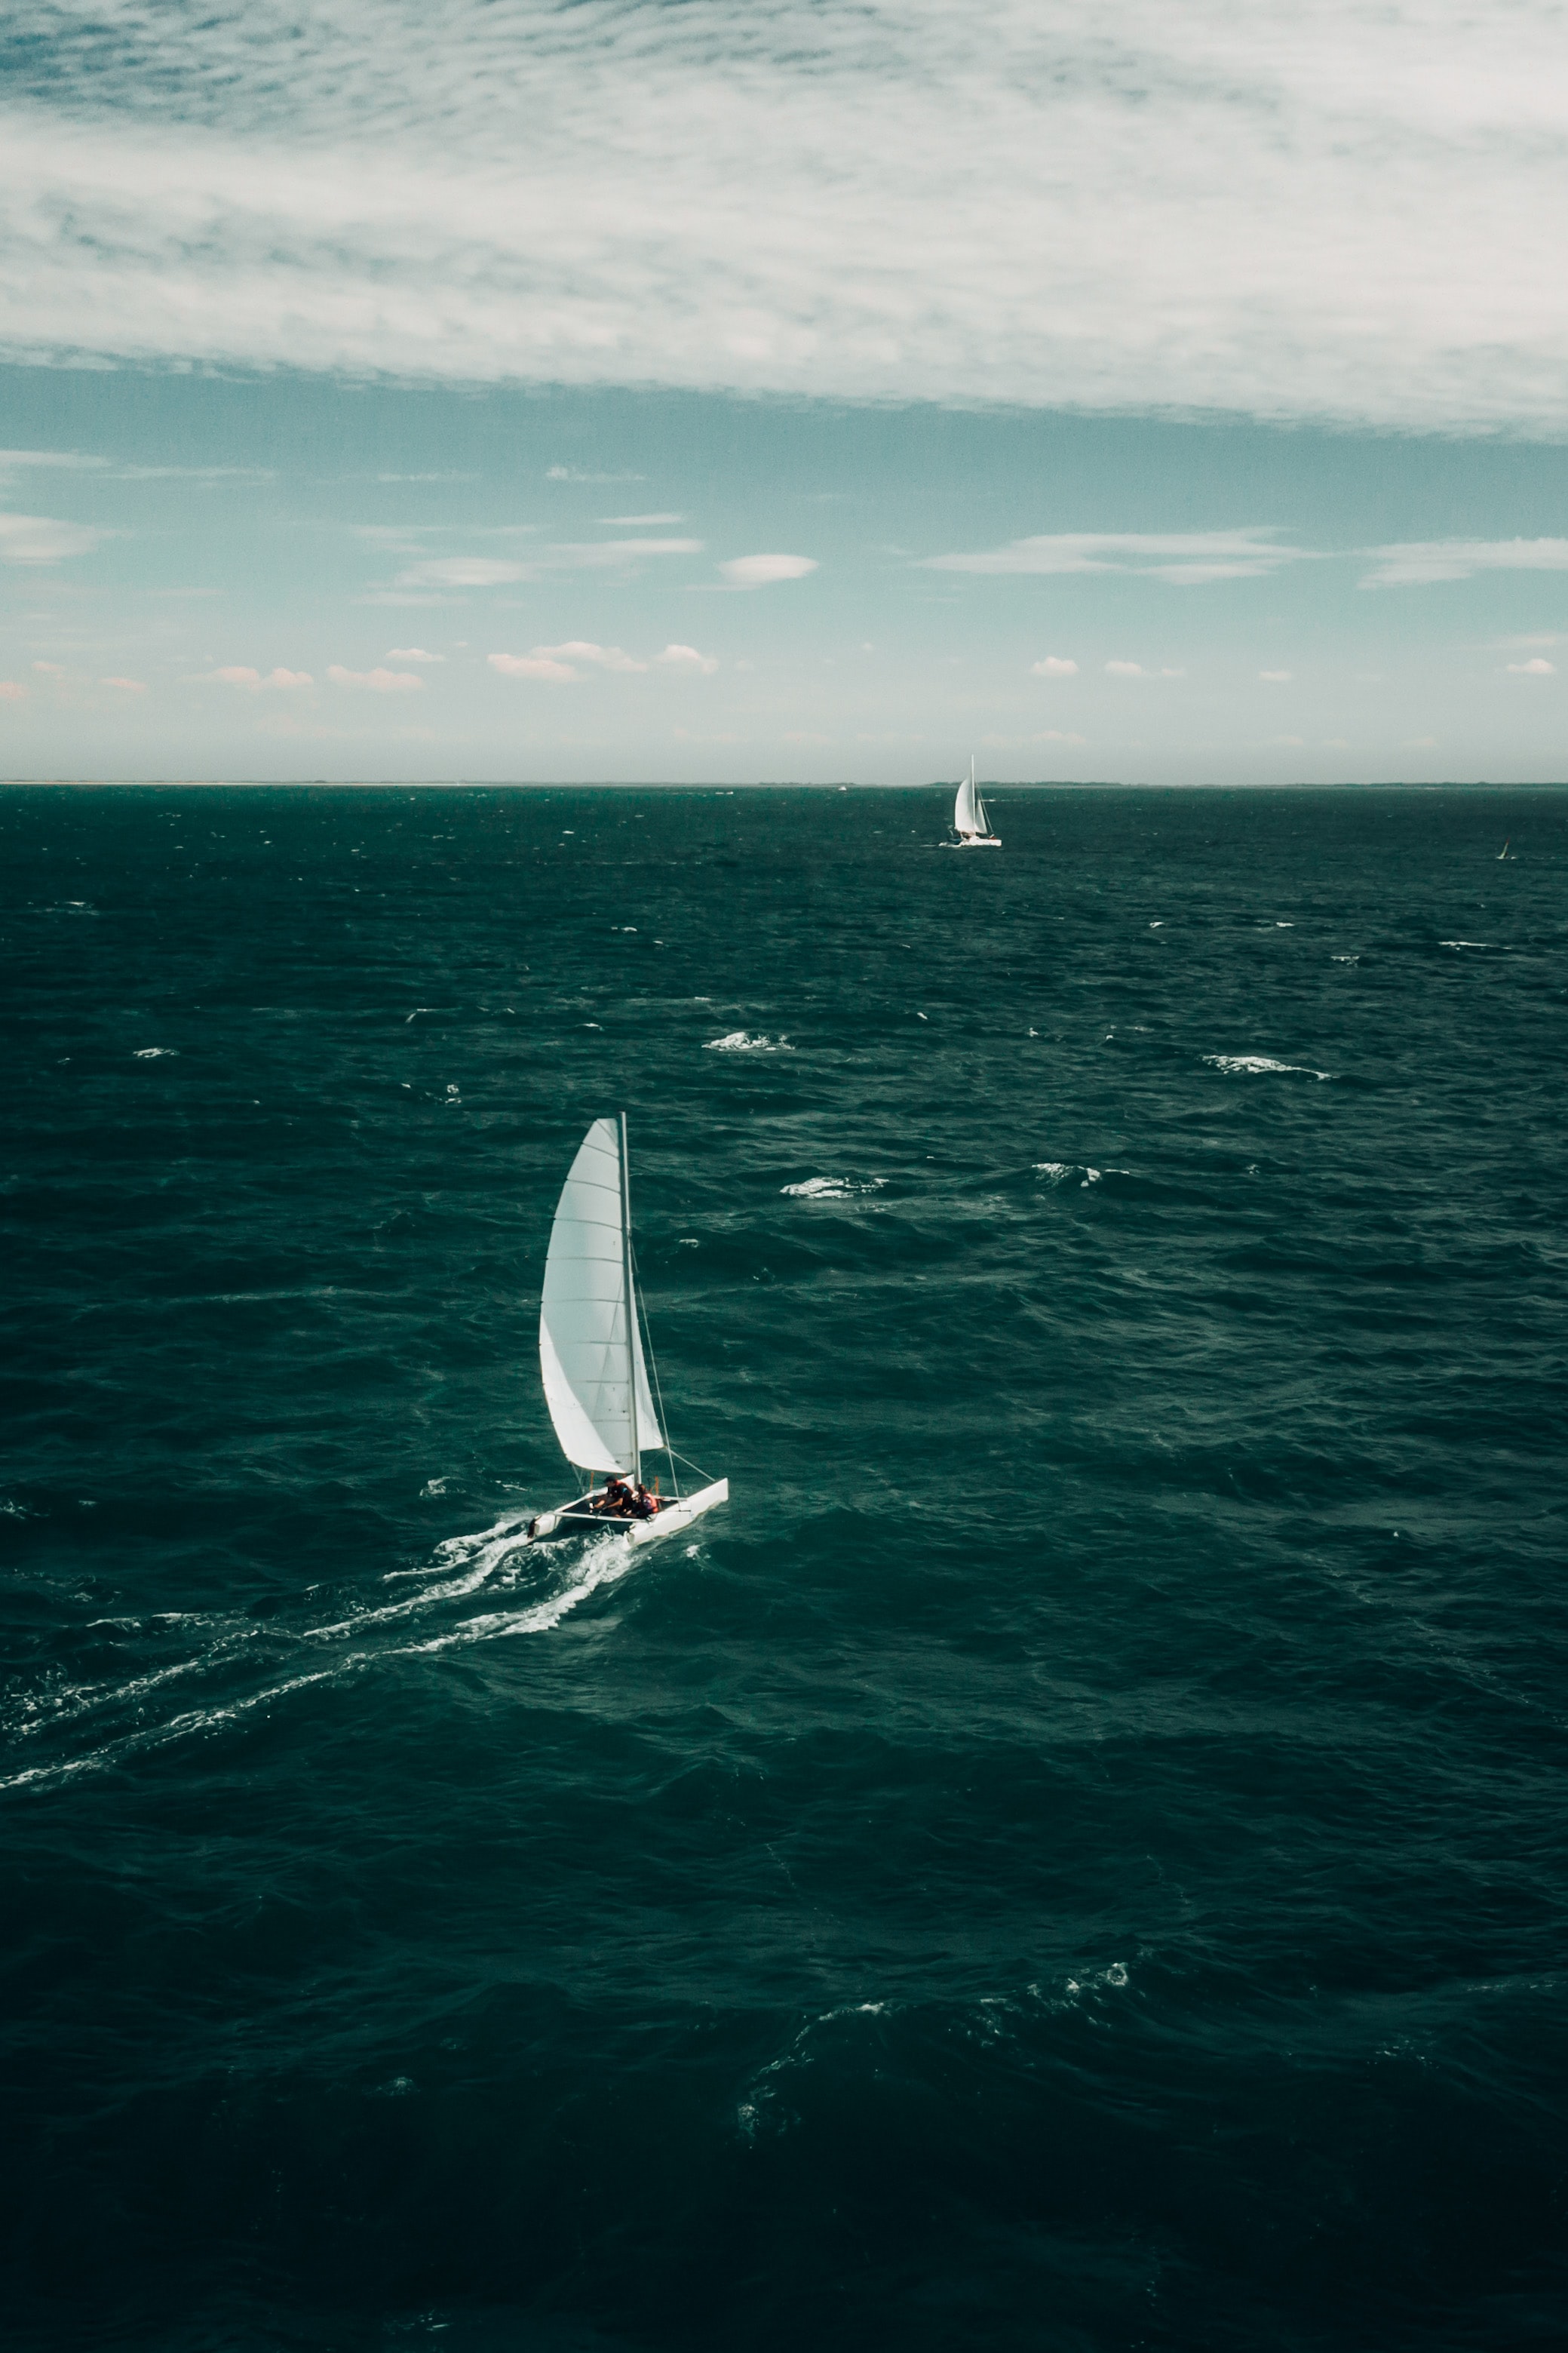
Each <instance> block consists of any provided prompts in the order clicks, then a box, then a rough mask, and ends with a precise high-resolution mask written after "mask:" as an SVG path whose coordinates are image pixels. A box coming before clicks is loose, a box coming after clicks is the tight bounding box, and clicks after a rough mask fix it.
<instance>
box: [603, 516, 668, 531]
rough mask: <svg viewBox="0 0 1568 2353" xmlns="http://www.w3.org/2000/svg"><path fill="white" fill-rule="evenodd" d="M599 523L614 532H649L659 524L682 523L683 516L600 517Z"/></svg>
mask: <svg viewBox="0 0 1568 2353" xmlns="http://www.w3.org/2000/svg"><path fill="white" fill-rule="evenodd" d="M599 521H600V522H602V523H607V524H608V525H609V526H610V528H611V529H612V530H615V531H651V530H653V529H654V528H655V527H656V526H657V525H658V524H659V523H670V522H685V521H686V517H685V516H684V515H683V514H647V515H601V516H600V517H599Z"/></svg>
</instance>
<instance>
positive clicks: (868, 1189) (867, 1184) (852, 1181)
mask: <svg viewBox="0 0 1568 2353" xmlns="http://www.w3.org/2000/svg"><path fill="white" fill-rule="evenodd" d="M887 1181H888V1180H887V1178H886V1177H885V1176H867V1177H864V1178H861V1179H859V1180H857V1179H856V1178H855V1177H853V1176H808V1177H807V1178H806V1179H805V1183H804V1184H800V1185H781V1186H780V1187H779V1191H780V1193H781V1194H784V1195H787V1196H788V1197H789V1198H792V1199H794V1200H796V1201H852V1200H853V1199H854V1198H855V1197H856V1195H857V1194H858V1193H879V1192H880V1191H881V1189H882V1187H883V1186H884V1185H885V1184H886V1183H887Z"/></svg>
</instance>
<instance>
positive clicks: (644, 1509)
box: [632, 1479, 658, 1520]
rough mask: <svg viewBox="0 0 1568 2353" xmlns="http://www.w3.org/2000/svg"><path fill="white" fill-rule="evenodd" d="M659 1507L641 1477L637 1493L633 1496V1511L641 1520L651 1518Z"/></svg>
mask: <svg viewBox="0 0 1568 2353" xmlns="http://www.w3.org/2000/svg"><path fill="white" fill-rule="evenodd" d="M632 1510H633V1512H634V1513H635V1514H636V1515H637V1518H638V1519H639V1520H651V1519H652V1517H653V1515H654V1514H655V1513H656V1512H657V1511H658V1504H656V1503H655V1501H654V1499H653V1497H652V1496H651V1495H650V1494H649V1493H648V1491H647V1488H646V1487H645V1486H644V1485H643V1482H642V1481H641V1480H640V1479H639V1480H638V1481H637V1493H636V1494H635V1495H634V1496H633V1497H632Z"/></svg>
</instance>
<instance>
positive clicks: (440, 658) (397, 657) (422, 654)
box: [386, 646, 447, 662]
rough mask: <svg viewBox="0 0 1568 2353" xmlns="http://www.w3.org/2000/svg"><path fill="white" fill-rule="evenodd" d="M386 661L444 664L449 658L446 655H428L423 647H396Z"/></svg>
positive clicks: (391, 650) (389, 653)
mask: <svg viewBox="0 0 1568 2353" xmlns="http://www.w3.org/2000/svg"><path fill="white" fill-rule="evenodd" d="M386 659H387V660H388V661H416V662H444V661H445V660H446V659H447V657H446V655H445V654H427V653H426V650H425V649H424V647H423V646H394V647H392V648H391V649H390V651H389V652H388V654H387V657H386Z"/></svg>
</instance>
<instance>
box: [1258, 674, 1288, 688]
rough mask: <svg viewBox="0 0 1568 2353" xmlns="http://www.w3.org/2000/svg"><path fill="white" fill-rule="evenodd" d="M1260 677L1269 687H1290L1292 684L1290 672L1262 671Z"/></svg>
mask: <svg viewBox="0 0 1568 2353" xmlns="http://www.w3.org/2000/svg"><path fill="white" fill-rule="evenodd" d="M1258 677H1259V678H1260V679H1262V680H1264V681H1266V683H1267V684H1268V685H1269V686H1289V683H1290V672H1289V670H1259V671H1258Z"/></svg>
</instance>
